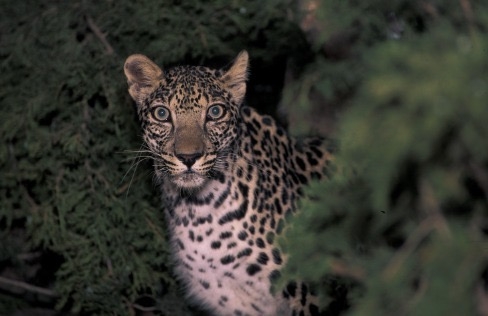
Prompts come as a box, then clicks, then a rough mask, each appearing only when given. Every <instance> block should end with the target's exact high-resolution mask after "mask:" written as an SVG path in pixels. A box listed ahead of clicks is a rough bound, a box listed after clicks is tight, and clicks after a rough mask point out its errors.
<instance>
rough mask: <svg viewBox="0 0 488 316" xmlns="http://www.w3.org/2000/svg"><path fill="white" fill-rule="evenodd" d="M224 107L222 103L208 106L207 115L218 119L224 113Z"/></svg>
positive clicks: (212, 118)
mask: <svg viewBox="0 0 488 316" xmlns="http://www.w3.org/2000/svg"><path fill="white" fill-rule="evenodd" d="M224 111H225V110H224V107H223V106H222V105H220V104H216V105H212V106H211V107H210V108H208V111H207V117H208V118H209V119H211V120H217V119H219V118H221V117H222V116H223V115H224Z"/></svg>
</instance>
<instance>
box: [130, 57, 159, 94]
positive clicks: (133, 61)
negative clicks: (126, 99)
mask: <svg viewBox="0 0 488 316" xmlns="http://www.w3.org/2000/svg"><path fill="white" fill-rule="evenodd" d="M124 73H125V76H126V77H127V84H128V85H129V94H130V95H131V97H132V99H134V101H136V102H137V103H140V102H142V101H143V100H144V99H145V98H146V97H147V96H148V95H149V94H150V93H151V92H153V91H154V90H156V88H157V87H158V86H159V84H160V82H161V81H162V80H164V78H163V71H162V70H161V68H159V67H158V65H156V64H155V63H153V62H152V61H151V60H150V59H149V58H147V57H146V56H144V55H140V54H135V55H131V56H129V57H128V58H127V60H126V61H125V65H124Z"/></svg>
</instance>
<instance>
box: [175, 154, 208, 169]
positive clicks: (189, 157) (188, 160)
mask: <svg viewBox="0 0 488 316" xmlns="http://www.w3.org/2000/svg"><path fill="white" fill-rule="evenodd" d="M202 156H203V153H200V152H197V153H192V154H177V155H176V158H178V159H179V160H180V161H181V162H182V163H183V164H185V166H187V167H188V169H190V168H191V166H193V164H195V161H197V159H198V158H200V157H202Z"/></svg>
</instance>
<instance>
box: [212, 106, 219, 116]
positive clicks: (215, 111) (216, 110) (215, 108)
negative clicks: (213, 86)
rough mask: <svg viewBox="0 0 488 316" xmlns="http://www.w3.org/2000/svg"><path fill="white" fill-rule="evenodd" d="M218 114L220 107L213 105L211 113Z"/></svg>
mask: <svg viewBox="0 0 488 316" xmlns="http://www.w3.org/2000/svg"><path fill="white" fill-rule="evenodd" d="M219 114H220V109H219V107H218V106H214V107H213V108H212V115H214V116H218V115H219Z"/></svg>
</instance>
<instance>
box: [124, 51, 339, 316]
mask: <svg viewBox="0 0 488 316" xmlns="http://www.w3.org/2000/svg"><path fill="white" fill-rule="evenodd" d="M124 73H125V76H126V78H127V83H128V87H129V88H128V90H129V94H130V96H131V97H132V99H133V100H134V101H135V107H136V112H137V115H138V117H139V121H140V125H141V128H142V138H143V142H144V144H145V146H146V148H147V151H148V153H149V155H150V156H151V157H152V161H153V166H154V175H155V178H156V181H157V185H158V186H159V188H160V194H161V197H162V205H163V207H162V208H163V211H164V216H165V221H166V224H167V226H168V232H169V239H170V248H171V253H172V257H173V261H174V262H173V270H174V274H175V275H176V278H177V279H178V280H179V282H180V283H181V284H182V288H183V289H184V292H185V294H186V297H187V299H188V300H189V302H191V303H192V304H193V305H194V306H197V307H198V308H201V309H202V310H204V311H206V312H208V313H210V314H211V315H225V316H227V315H235V316H239V315H242V316H243V315H266V316H268V315H318V314H319V308H318V302H317V296H316V295H315V293H313V291H312V290H311V289H310V288H309V287H307V285H306V284H304V283H300V282H290V283H289V284H288V285H286V286H285V287H284V289H283V290H281V291H276V290H275V289H274V288H273V284H274V282H275V280H276V279H277V278H279V277H280V275H281V270H282V268H283V267H284V265H285V264H286V262H287V258H288V254H287V253H285V252H284V251H283V249H282V247H281V246H280V245H281V243H279V242H278V237H280V236H283V232H284V230H285V229H286V227H287V225H288V224H287V223H288V222H289V220H288V218H289V217H290V216H293V215H294V214H296V213H297V212H298V206H299V203H298V202H299V200H300V198H301V197H302V196H303V195H304V193H303V192H304V190H303V189H304V186H306V185H307V184H308V183H309V182H310V181H311V180H313V179H322V178H324V177H327V170H329V169H330V168H329V165H330V162H331V161H332V159H333V154H334V153H333V152H334V149H333V146H332V145H330V144H329V142H328V141H327V138H324V137H318V136H310V137H305V138H297V137H292V136H290V135H289V133H288V132H287V130H286V129H285V128H283V127H282V126H281V125H280V124H278V123H277V122H276V120H275V119H274V118H273V117H272V116H270V115H264V114H260V113H259V112H258V111H257V110H255V109H254V108H252V107H250V106H248V105H246V104H245V100H244V99H245V95H246V89H247V79H248V73H249V54H248V53H247V51H245V50H244V51H242V52H240V53H239V54H238V55H237V57H236V58H235V59H234V61H233V62H231V63H230V64H229V65H227V66H226V67H223V68H219V69H213V68H208V67H204V66H175V67H171V68H168V69H166V68H160V67H159V66H158V65H157V64H156V63H155V62H153V61H152V60H151V59H150V58H148V57H146V56H145V55H142V54H134V55H131V56H129V57H128V58H127V59H126V61H125V64H124Z"/></svg>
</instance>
